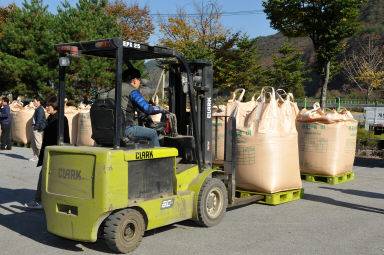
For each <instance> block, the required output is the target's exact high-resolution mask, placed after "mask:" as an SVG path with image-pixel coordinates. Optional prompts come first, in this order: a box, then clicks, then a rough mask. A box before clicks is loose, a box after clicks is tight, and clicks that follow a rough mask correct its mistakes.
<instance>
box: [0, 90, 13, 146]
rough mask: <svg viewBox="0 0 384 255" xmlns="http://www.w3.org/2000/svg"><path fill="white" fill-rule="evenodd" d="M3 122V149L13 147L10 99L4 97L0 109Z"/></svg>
mask: <svg viewBox="0 0 384 255" xmlns="http://www.w3.org/2000/svg"><path fill="white" fill-rule="evenodd" d="M0 123H1V147H0V149H1V150H10V149H12V141H11V109H10V108H9V99H8V98H7V97H3V99H2V101H1V109H0Z"/></svg>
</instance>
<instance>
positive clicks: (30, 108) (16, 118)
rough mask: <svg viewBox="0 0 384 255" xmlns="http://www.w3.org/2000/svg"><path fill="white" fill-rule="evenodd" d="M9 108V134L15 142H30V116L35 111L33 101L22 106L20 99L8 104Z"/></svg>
mask: <svg viewBox="0 0 384 255" xmlns="http://www.w3.org/2000/svg"><path fill="white" fill-rule="evenodd" d="M9 107H10V109H11V134H12V135H11V136H12V141H13V142H16V143H22V144H28V143H30V142H31V132H32V117H33V114H34V113H35V107H34V105H33V103H30V104H29V105H26V106H25V107H23V103H22V102H21V101H20V100H17V101H13V102H12V103H11V104H10V105H9Z"/></svg>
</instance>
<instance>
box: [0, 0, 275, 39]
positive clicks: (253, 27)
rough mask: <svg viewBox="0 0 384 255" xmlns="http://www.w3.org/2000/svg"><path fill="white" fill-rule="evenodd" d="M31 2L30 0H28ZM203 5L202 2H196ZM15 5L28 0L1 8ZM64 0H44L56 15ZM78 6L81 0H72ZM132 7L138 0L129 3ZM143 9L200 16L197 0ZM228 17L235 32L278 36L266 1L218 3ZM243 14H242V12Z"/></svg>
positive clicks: (159, 2) (151, 3)
mask: <svg viewBox="0 0 384 255" xmlns="http://www.w3.org/2000/svg"><path fill="white" fill-rule="evenodd" d="M28 1H29V0H28ZM195 1H196V2H200V1H201V0H195ZM12 2H15V3H16V5H17V6H19V7H22V3H23V2H24V0H0V6H2V7H4V6H7V5H8V4H10V3H12ZM60 2H61V1H60V0H59V1H58V0H43V3H44V4H45V5H48V10H49V11H50V12H51V13H56V9H57V6H58V5H60ZM68 2H69V3H70V4H71V5H72V6H75V4H76V3H77V2H78V0H68ZM125 2H126V3H128V4H130V3H132V2H135V1H134V0H125ZM136 2H138V3H139V5H140V6H144V5H147V6H148V7H149V10H150V12H151V14H175V13H176V10H177V8H180V7H181V8H183V9H184V10H185V12H186V13H196V11H195V10H194V6H193V2H194V1H193V0H166V1H164V0H137V1H136ZM217 2H218V3H219V5H220V6H221V9H222V11H223V12H224V15H223V17H222V19H221V22H222V23H223V25H224V26H225V27H226V28H228V29H231V31H232V32H238V31H241V32H244V33H247V34H248V35H249V36H250V37H258V36H267V35H271V34H275V33H277V31H276V30H273V29H272V28H271V27H270V25H269V21H268V20H267V18H266V15H265V14H264V13H263V12H262V10H263V6H262V0H235V1H234V0H218V1H217ZM239 12H240V13H239ZM157 20H158V18H157V17H154V19H153V21H154V24H155V25H156V24H157ZM159 36H160V34H159V30H158V28H156V30H155V33H154V35H152V36H151V38H150V40H149V43H150V44H156V43H157V41H158V38H159Z"/></svg>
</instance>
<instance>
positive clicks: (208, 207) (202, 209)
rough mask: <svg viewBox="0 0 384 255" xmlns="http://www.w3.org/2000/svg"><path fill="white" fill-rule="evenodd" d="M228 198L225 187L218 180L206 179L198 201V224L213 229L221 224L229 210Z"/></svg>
mask: <svg viewBox="0 0 384 255" xmlns="http://www.w3.org/2000/svg"><path fill="white" fill-rule="evenodd" d="M227 204H228V196H227V190H226V188H225V185H224V183H223V182H222V181H220V180H219V179H216V178H210V179H206V180H205V182H204V184H203V186H202V187H201V190H200V194H199V198H198V200H197V212H198V217H199V220H198V221H197V223H198V224H199V225H201V226H204V227H212V226H215V225H217V224H219V223H220V221H221V220H222V219H223V217H224V213H225V211H226V209H227Z"/></svg>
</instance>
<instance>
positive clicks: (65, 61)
mask: <svg viewBox="0 0 384 255" xmlns="http://www.w3.org/2000/svg"><path fill="white" fill-rule="evenodd" d="M70 64H71V60H70V59H69V57H61V58H59V65H60V66H69V65H70Z"/></svg>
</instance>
